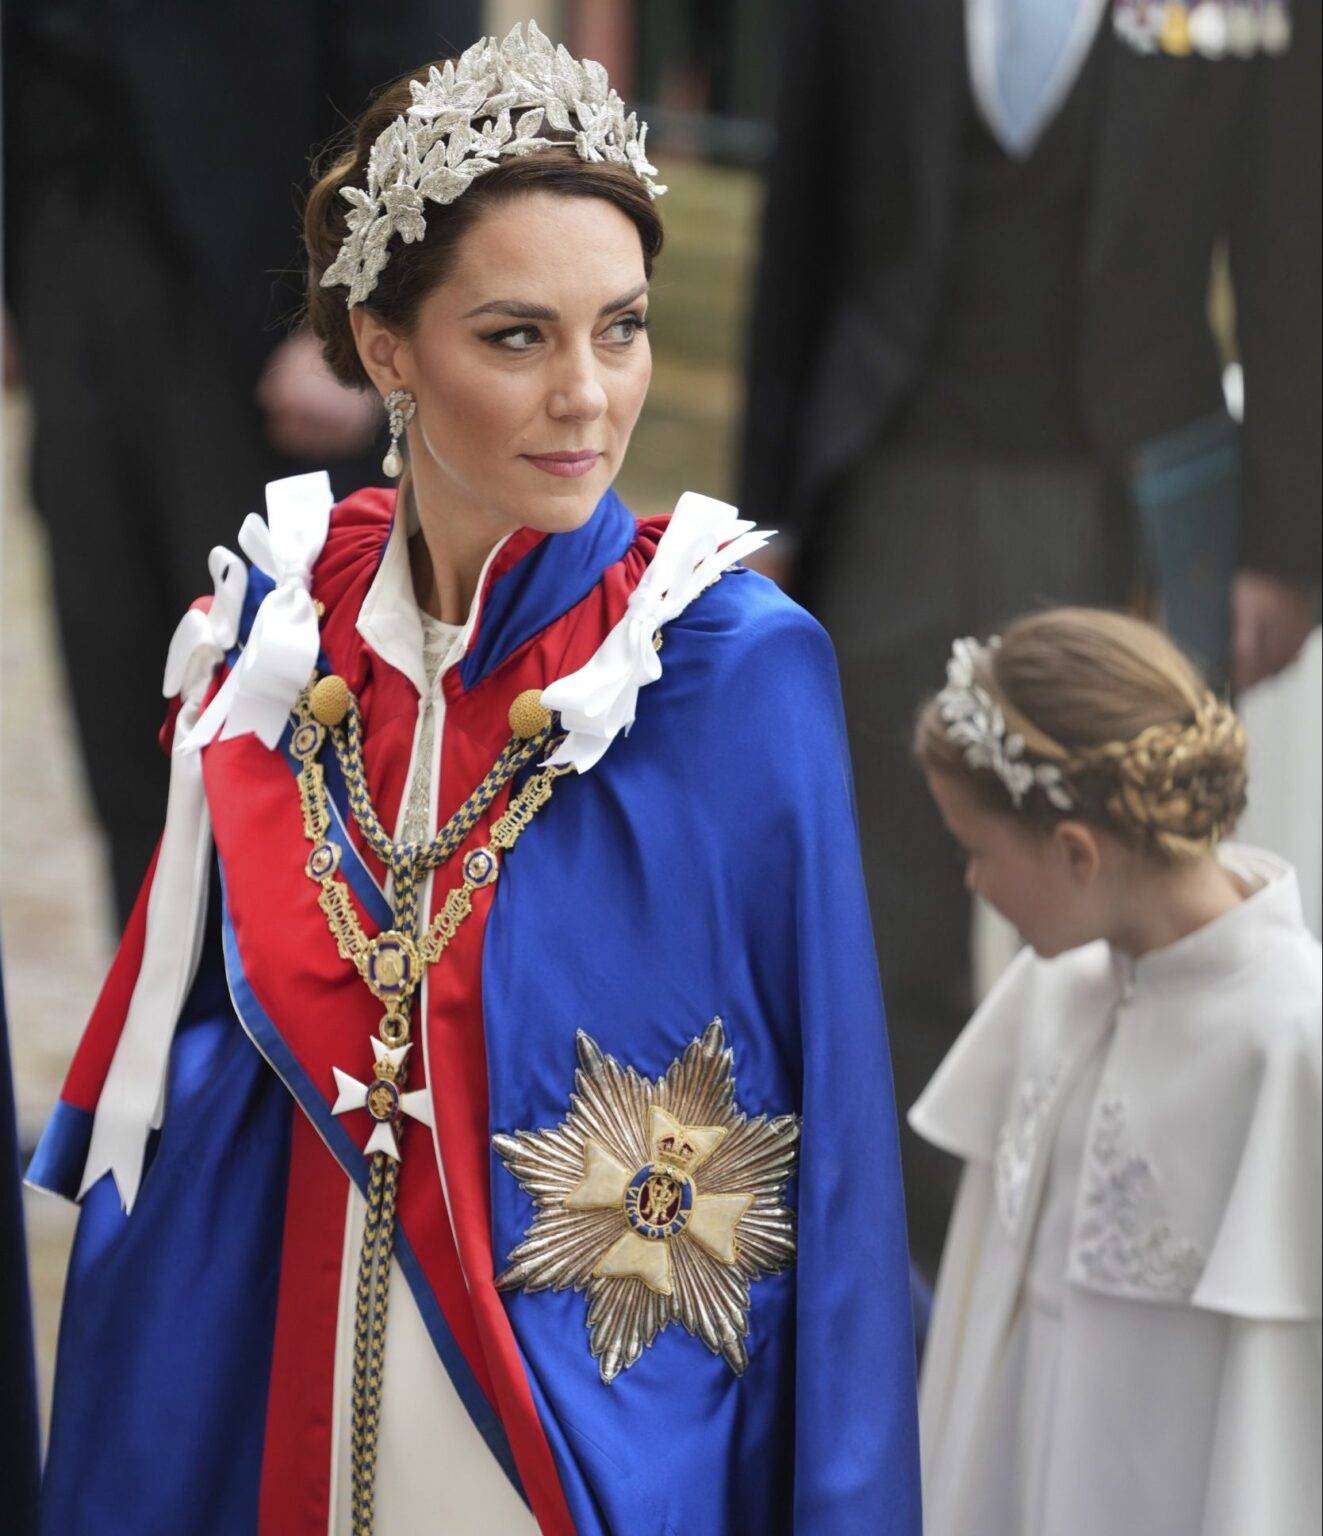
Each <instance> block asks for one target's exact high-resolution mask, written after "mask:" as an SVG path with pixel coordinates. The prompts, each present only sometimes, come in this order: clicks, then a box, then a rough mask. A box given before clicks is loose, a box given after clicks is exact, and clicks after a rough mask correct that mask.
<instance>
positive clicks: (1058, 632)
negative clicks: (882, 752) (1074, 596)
mask: <svg viewBox="0 0 1323 1536" xmlns="http://www.w3.org/2000/svg"><path fill="white" fill-rule="evenodd" d="M975 670H976V680H977V682H978V683H979V684H980V685H981V686H982V687H983V688H985V689H986V690H987V692H988V694H989V695H990V697H991V699H992V700H993V702H994V703H995V704H996V705H997V706H998V707H999V708H1000V709H1001V711H1002V713H1003V715H1004V717H1005V722H1006V729H1007V731H1008V732H1018V733H1019V734H1020V735H1021V736H1022V737H1023V738H1024V744H1025V752H1024V756H1025V761H1026V762H1028V763H1029V764H1031V765H1033V764H1037V763H1052V764H1055V765H1056V766H1057V768H1058V769H1059V770H1060V772H1061V775H1062V781H1063V785H1064V787H1065V789H1066V791H1067V793H1068V794H1069V796H1070V798H1071V800H1072V801H1073V804H1074V807H1075V808H1074V809H1071V810H1062V809H1059V808H1058V807H1057V806H1054V805H1053V804H1052V802H1051V800H1050V799H1049V798H1048V796H1047V795H1046V794H1045V793H1043V792H1042V791H1041V790H1040V789H1037V788H1035V789H1033V790H1031V791H1030V792H1029V793H1028V794H1027V795H1026V796H1025V797H1024V800H1023V801H1022V803H1021V805H1020V806H1019V808H1018V809H1017V808H1016V807H1015V806H1014V803H1013V801H1012V799H1011V796H1010V794H1009V792H1008V790H1007V789H1006V787H1005V785H1004V784H1003V783H1002V781H1001V780H1000V779H999V778H998V777H997V775H996V774H995V772H993V771H992V770H991V769H989V768H975V767H972V766H971V765H970V764H969V763H968V762H967V761H966V760H965V756H964V749H963V747H962V746H961V745H960V743H959V742H956V741H953V740H952V738H951V736H950V734H949V733H948V731H947V726H946V721H945V720H944V719H943V718H942V713H941V707H940V705H939V702H938V699H937V698H936V697H933V698H931V699H929V700H928V701H927V702H926V703H925V704H924V705H923V706H922V708H921V709H920V711H919V716H918V721H917V724H916V727H915V736H914V748H915V755H916V756H917V757H918V759H919V762H920V764H921V765H922V767H923V768H924V769H926V770H927V771H929V772H940V773H945V774H951V775H953V776H956V777H958V778H960V779H961V780H962V781H963V782H964V783H966V784H967V785H968V786H969V788H970V789H971V790H972V791H973V792H974V793H975V794H976V795H977V797H978V798H979V800H980V801H981V802H982V803H983V804H984V805H985V806H986V807H987V808H988V809H990V810H995V811H1002V812H1013V813H1014V814H1016V815H1019V816H1021V817H1023V818H1025V819H1026V820H1027V821H1028V822H1030V823H1031V824H1033V825H1037V826H1039V827H1042V828H1045V829H1046V828H1049V827H1051V826H1053V825H1055V824H1056V823H1057V822H1059V821H1064V820H1068V819H1071V818H1072V817H1082V818H1084V819H1086V820H1088V821H1091V822H1094V823H1095V824H1097V825H1098V826H1100V827H1103V828H1105V829H1106V830H1107V831H1109V832H1111V833H1113V834H1114V835H1115V836H1117V837H1119V838H1120V839H1121V840H1122V841H1124V842H1125V843H1127V844H1129V845H1130V846H1131V847H1135V848H1139V849H1142V850H1143V851H1144V852H1146V853H1149V854H1152V855H1155V856H1156V857H1159V858H1161V859H1164V860H1169V861H1170V860H1176V859H1184V858H1192V857H1196V856H1198V855H1200V854H1204V853H1207V852H1209V851H1210V850H1211V849H1212V848H1213V847H1215V846H1216V844H1217V843H1218V842H1219V841H1220V840H1221V839H1222V838H1223V837H1225V836H1226V835H1227V834H1228V833H1230V832H1231V831H1232V829H1233V828H1234V827H1235V825H1236V822H1237V821H1238V820H1239V818H1240V815H1241V812H1242V811H1243V810H1244V809H1245V783H1246V771H1245V733H1244V730H1243V729H1242V728H1241V724H1240V721H1239V720H1238V719H1237V718H1236V714H1235V711H1234V710H1233V709H1232V708H1231V707H1230V705H1228V704H1225V703H1223V702H1221V701H1220V700H1219V699H1218V698H1217V697H1216V696H1215V695H1214V694H1212V693H1210V692H1209V691H1208V689H1207V687H1206V686H1205V685H1204V682H1203V679H1202V678H1201V677H1200V676H1199V673H1198V672H1197V671H1196V669H1195V668H1194V666H1193V665H1192V664H1191V663H1190V662H1189V661H1188V660H1187V659H1186V658H1185V656H1183V655H1182V654H1181V652H1180V651H1179V650H1178V649H1177V648H1176V646H1175V645H1173V644H1172V642H1171V641H1170V640H1169V639H1168V638H1167V637H1166V636H1165V635H1164V634H1162V633H1161V631H1160V630H1157V629H1155V628H1154V627H1153V626H1152V625H1151V624H1145V623H1143V622H1142V621H1141V620H1139V619H1134V618H1130V617H1128V616H1126V615H1124V614H1119V613H1107V612H1104V611H1102V610H1098V609H1090V608H1054V609H1050V610H1048V611H1047V612H1045V613H1037V614H1030V615H1028V616H1026V617H1024V618H1021V619H1017V620H1016V621H1015V622H1014V623H1013V624H1011V625H1010V626H1009V627H1008V628H1007V629H1006V630H1005V632H1004V633H1003V635H1002V638H1001V643H1000V645H998V646H996V647H995V648H994V647H989V646H985V647H983V648H982V649H981V651H980V652H979V655H978V660H977V663H976V669H975Z"/></svg>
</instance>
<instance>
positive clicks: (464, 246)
mask: <svg viewBox="0 0 1323 1536" xmlns="http://www.w3.org/2000/svg"><path fill="white" fill-rule="evenodd" d="M646 315H647V279H646V277H645V275H644V271H643V252H642V247H641V245H640V243H639V236H638V231H637V229H636V228H635V226H634V224H633V223H632V222H631V221H630V219H629V218H628V217H627V216H626V215H625V214H624V213H622V212H621V211H620V209H618V208H616V207H615V206H614V205H613V204H611V203H609V202H606V201H604V200H603V199H601V198H589V197H566V196H562V195H557V194H555V193H548V192H529V193H525V194H522V195H520V196H518V197H515V198H511V199H510V200H509V201H507V202H502V203H499V204H497V205H496V206H494V207H493V208H491V209H489V210H488V211H487V212H485V213H484V214H483V216H482V217H481V218H480V219H479V220H478V222H477V223H476V224H475V225H474V226H473V228H472V229H471V230H470V231H469V232H468V233H467V234H466V235H465V237H464V239H463V240H462V241H461V243H460V245H459V248H458V251H457V253H456V263H455V266H454V269H453V271H452V272H451V274H450V276H449V277H448V278H447V279H446V281H445V282H444V283H442V284H441V285H440V286H439V287H438V288H437V289H436V290H435V291H434V292H433V293H431V294H430V295H429V296H428V298H427V299H426V300H425V301H424V303H423V305H422V307H421V309H420V311H419V315H418V322H417V325H416V327H415V329H414V333H413V335H412V336H411V337H409V338H407V339H397V340H395V341H394V351H393V352H392V354H391V363H392V366H393V369H394V371H395V372H396V373H397V374H398V376H399V378H400V381H401V384H402V386H403V387H404V388H406V389H409V390H411V391H412V392H413V394H414V396H415V398H416V399H417V401H418V409H417V413H416V414H415V416H414V419H413V422H412V424H411V425H410V427H409V450H410V462H411V467H412V472H413V477H414V483H415V486H416V487H417V492H418V495H419V498H420V502H421V504H422V505H423V506H427V505H428V504H435V505H436V506H437V507H438V509H440V510H442V511H443V512H444V513H445V514H446V515H447V516H448V517H449V516H454V515H457V514H458V515H461V516H463V515H471V516H473V517H477V518H482V519H485V520H490V521H491V523H492V525H493V531H503V530H504V529H507V528H511V527H517V526H525V527H531V528H536V529H539V530H540V531H543V532H547V533H556V532H563V531H565V530H567V529H571V528H577V527H579V526H580V524H582V523H584V522H586V521H587V519H588V518H589V516H590V515H591V514H592V511H593V508H594V507H595V506H596V505H597V503H598V501H599V500H600V498H601V496H602V493H603V492H604V491H605V490H606V488H607V486H609V485H610V483H611V482H612V480H613V479H614V478H615V476H616V474H617V472H618V471H619V469H620V466H621V463H622V462H623V460H624V457H625V450H626V448H627V447H628V446H629V439H630V434H631V433H632V432H633V430H634V423H635V422H636V421H637V420H638V415H639V411H640V410H641V409H642V407H643V400H644V397H645V395H646V394H647V392H648V381H649V379H650V378H651V375H652V355H651V352H650V349H649V346H648V337H647V332H646V330H645V328H644V327H645V323H646ZM359 339H360V349H363V348H364V345H365V341H366V345H367V352H368V354H369V355H368V356H365V362H368V361H369V357H370V358H372V359H374V360H376V361H378V362H379V361H380V360H381V356H382V355H384V354H382V353H380V352H377V351H376V350H375V344H374V342H373V340H372V337H371V335H370V334H368V335H367V336H366V337H365V334H364V333H363V332H361V331H360V336H359ZM369 371H373V370H372V368H371V366H370V362H369ZM373 377H374V381H375V382H377V383H378V385H379V386H380V384H381V382H382V380H381V379H380V378H379V377H378V374H377V372H373Z"/></svg>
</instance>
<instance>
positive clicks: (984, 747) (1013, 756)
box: [937, 635, 1075, 811]
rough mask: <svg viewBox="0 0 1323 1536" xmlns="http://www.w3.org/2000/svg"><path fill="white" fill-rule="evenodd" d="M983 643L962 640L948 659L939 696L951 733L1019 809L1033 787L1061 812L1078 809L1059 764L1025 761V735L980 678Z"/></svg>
mask: <svg viewBox="0 0 1323 1536" xmlns="http://www.w3.org/2000/svg"><path fill="white" fill-rule="evenodd" d="M1000 644H1001V637H1000V636H999V635H993V636H992V638H991V639H990V640H989V641H988V644H987V650H988V651H995V650H996V649H997V648H998V646H1000ZM983 653H984V647H983V646H981V645H980V644H979V643H978V641H977V640H974V639H969V638H966V639H964V640H957V641H956V642H955V644H954V645H953V646H952V648H951V659H950V661H948V662H947V664H946V687H945V688H943V689H942V691H941V693H939V694H938V695H937V707H938V709H939V710H940V712H941V716H942V719H943V720H944V721H945V722H946V734H947V735H948V736H949V737H950V738H951V740H952V741H953V742H955V743H956V745H957V746H960V747H963V748H964V756H965V762H966V763H968V764H969V766H970V767H971V768H989V769H991V770H992V772H993V773H995V774H996V775H997V777H998V778H999V779H1000V780H1001V781H1002V783H1003V784H1004V785H1005V786H1006V791H1007V793H1008V794H1009V795H1010V797H1011V801H1012V803H1013V804H1014V806H1015V808H1016V810H1017V811H1018V810H1019V809H1020V807H1021V806H1022V805H1023V804H1024V800H1025V797H1026V796H1027V795H1028V794H1029V792H1030V791H1031V790H1033V789H1040V790H1042V792H1043V794H1045V795H1046V796H1047V798H1048V800H1049V801H1050V802H1051V803H1052V804H1053V805H1054V806H1055V807H1056V808H1057V810H1059V811H1070V810H1074V808H1075V802H1074V801H1073V800H1072V799H1071V797H1070V795H1069V793H1068V792H1067V790H1066V786H1065V783H1064V781H1063V779H1062V777H1061V770H1060V768H1058V767H1057V766H1056V764H1055V763H1029V762H1026V761H1025V756H1024V754H1025V740H1024V737H1023V736H1022V735H1020V733H1019V732H1018V731H1008V730H1007V729H1006V717H1005V715H1003V714H1002V711H1001V707H1000V706H999V705H998V703H997V701H996V700H995V699H994V698H993V697H992V695H991V694H990V693H989V692H988V690H987V689H986V688H984V687H983V685H982V684H981V683H980V682H979V681H978V677H977V671H976V668H977V665H978V662H979V660H980V658H981V657H982V655H983Z"/></svg>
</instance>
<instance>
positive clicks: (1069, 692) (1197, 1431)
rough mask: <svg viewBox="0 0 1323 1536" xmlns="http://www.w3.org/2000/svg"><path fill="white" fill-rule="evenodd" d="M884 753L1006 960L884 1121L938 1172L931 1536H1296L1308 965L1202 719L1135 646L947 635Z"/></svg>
mask: <svg viewBox="0 0 1323 1536" xmlns="http://www.w3.org/2000/svg"><path fill="white" fill-rule="evenodd" d="M947 672H948V682H947V686H946V688H945V689H943V691H942V692H941V693H940V694H938V695H937V696H936V697H935V698H933V699H931V700H930V701H929V702H928V703H927V704H926V705H925V706H924V708H923V710H922V712H921V714H920V717H919V721H918V726H917V736H916V748H917V754H918V758H919V761H920V763H921V765H922V767H923V769H924V771H925V773H926V774H927V777H928V782H929V785H930V787H931V790H932V793H933V796H934V798H935V799H936V801H937V803H938V806H939V807H940V809H941V812H942V815H943V818H944V820H945V822H946V824H947V826H948V828H949V829H950V831H951V833H952V835H953V836H954V837H955V839H956V841H957V842H958V843H959V844H960V846H961V848H962V850H963V852H964V855H965V857H966V859H967V876H966V883H967V884H968V886H969V889H970V890H971V891H972V892H974V893H976V894H978V895H980V896H982V897H983V898H984V899H985V900H987V901H988V902H990V903H991V904H992V905H993V906H994V907H996V908H997V909H998V911H1000V912H1001V913H1002V914H1003V915H1004V916H1006V917H1007V918H1008V919H1009V920H1010V921H1011V922H1013V923H1014V924H1015V925H1016V927H1017V928H1018V929H1019V930H1020V933H1021V934H1022V935H1023V937H1024V939H1025V941H1026V948H1025V949H1024V950H1023V951H1022V952H1021V953H1020V955H1019V956H1018V957H1017V959H1016V960H1015V961H1014V963H1013V964H1012V965H1011V966H1010V968H1009V969H1008V971H1007V972H1006V974H1005V975H1004V976H1003V977H1002V979H1001V981H1000V982H999V983H998V985H997V986H996V987H995V988H994V989H993V991H992V993H991V995H990V996H989V997H988V999H987V1001H986V1002H985V1003H984V1004H983V1006H982V1007H981V1008H980V1009H979V1011H978V1012H977V1013H976V1014H975V1016H974V1018H973V1020H972V1021H971V1023H970V1024H969V1025H968V1027H967V1028H966V1029H965V1031H964V1033H963V1034H962V1035H961V1037H960V1039H959V1041H958V1042H957V1044H956V1046H955V1048H954V1049H953V1050H952V1051H951V1053H950V1055H949V1056H948V1057H947V1059H946V1061H945V1062H944V1063H943V1065H942V1067H941V1068H940V1069H939V1071H938V1072H937V1075H936V1076H935V1077H934V1079H933V1081H932V1082H931V1083H930V1084H929V1086H928V1088H927V1089H926V1091H925V1092H924V1094H923V1095H922V1097H921V1098H920V1099H919V1101H918V1103H917V1104H916V1105H915V1106H914V1109H913V1112H912V1114H911V1116H910V1119H911V1123H912V1124H913V1125H914V1127H915V1129H916V1130H917V1131H918V1132H919V1133H920V1134H921V1135H923V1136H924V1137H926V1138H927V1139H928V1140H930V1141H932V1142H934V1143H935V1144H937V1145H938V1146H940V1147H943V1148H945V1149H946V1150H947V1151H949V1152H952V1153H954V1154H955V1155H956V1156H959V1157H962V1158H964V1159H965V1160H966V1169H965V1174H964V1178H963V1182H962V1185H961V1191H960V1196H959V1200H958V1203H957V1208H956V1213H955V1216H954V1219H953V1222H952V1226H951V1232H950V1236H949V1238H948V1241H947V1246H946V1251H945V1254H944V1256H943V1260H942V1269H941V1274H940V1277H939V1280H938V1288H937V1297H936V1306H935V1314H934V1320H933V1331H932V1335H931V1338H930V1341H929V1344H928V1351H927V1357H926V1360H925V1365H924V1379H923V1383H922V1390H921V1402H920V1423H921V1442H922V1446H923V1463H924V1466H923V1483H924V1502H925V1511H926V1519H925V1527H926V1529H927V1531H928V1532H929V1533H930V1536H1117V1533H1119V1532H1126V1533H1136V1536H1139V1533H1143V1536H1150V1533H1151V1536H1159V1533H1160V1536H1296V1533H1304V1532H1306V1531H1311V1530H1316V1529H1317V1528H1318V1520H1319V1509H1320V1498H1319V1463H1318V1442H1319V1429H1320V1356H1319V1342H1320V1335H1319V1315H1320V1308H1319V1247H1320V1242H1319V1226H1320V1223H1319V1209H1320V1205H1319V1183H1320V1179H1319V1162H1320V1157H1319V1003H1320V965H1319V947H1318V945H1317V943H1316V942H1315V941H1314V940H1313V938H1312V937H1311V936H1310V934H1309V933H1308V931H1307V930H1306V928H1305V926H1304V923H1303V920H1302V917H1301V911H1300V900H1299V895H1298V892H1297V888H1296V881H1295V876H1294V874H1293V872H1292V871H1291V869H1290V868H1289V866H1287V865H1286V864H1284V863H1282V862H1281V861H1280V860H1278V859H1276V858H1274V857H1272V856H1271V855H1269V854H1266V853H1262V852H1259V851H1257V850H1254V849H1249V848H1236V847H1230V846H1223V845H1222V839H1223V837H1224V836H1225V835H1226V834H1227V833H1229V832H1230V831H1231V829H1232V828H1233V827H1234V825H1235V823H1236V819H1237V817H1238V816H1239V814H1240V812H1241V810H1242V809H1243V807H1244V804H1245V760H1244V758H1245V744H1244V737H1243V733H1242V731H1241V728H1240V725H1239V723H1238V721H1237V720H1236V717H1235V714H1234V713H1233V712H1232V710H1231V709H1230V708H1229V707H1228V706H1227V705H1225V704H1222V703H1220V702H1219V701H1218V700H1217V699H1216V698H1215V697H1214V696H1213V695H1212V694H1210V693H1208V692H1207V691H1206V690H1205V689H1204V687H1203V685H1202V683H1201V681H1200V679H1199V678H1198V676H1197V675H1196V673H1195V672H1194V670H1193V668H1192V667H1191V666H1190V665H1189V664H1188V663H1187V662H1186V660H1185V659H1184V657H1182V656H1181V654H1180V653H1179V652H1178V651H1177V650H1176V649H1175V648H1174V647H1173V646H1172V645H1171V644H1170V643H1169V642H1168V641H1167V640H1166V639H1165V638H1164V637H1163V636H1162V635H1160V634H1159V633H1158V632H1157V631H1156V630H1154V629H1152V628H1150V627H1149V626H1148V625H1146V624H1142V623H1140V622H1138V621H1136V620H1133V619H1129V618H1125V617H1122V616H1120V615H1117V614H1110V613H1103V612H1092V611H1088V610H1084V609H1058V610H1056V611H1053V612H1048V613H1043V614H1039V615H1035V616H1033V617H1028V618H1023V619H1020V620H1018V621H1017V622H1016V623H1014V624H1013V625H1011V626H1010V628H1009V629H1008V630H1007V631H1006V633H1005V635H1004V636H1003V637H1002V638H1001V639H1000V640H997V639H993V640H990V641H989V642H988V643H987V644H986V645H980V644H978V643H977V642H975V641H973V640H962V641H957V643H956V645H955V649H954V654H953V656H952V659H951V661H950V663H949V665H948V669H947Z"/></svg>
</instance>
